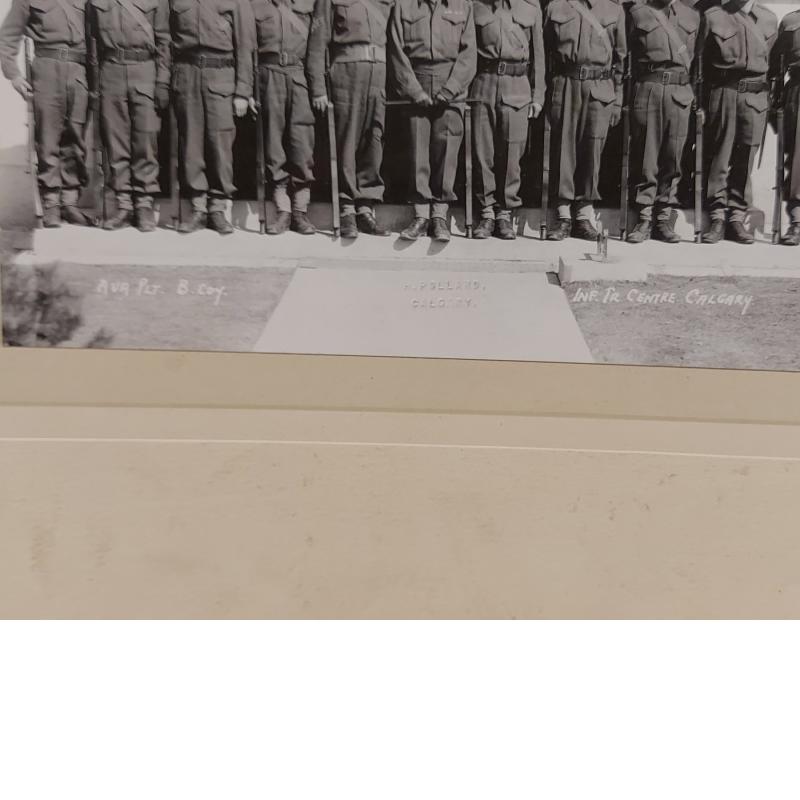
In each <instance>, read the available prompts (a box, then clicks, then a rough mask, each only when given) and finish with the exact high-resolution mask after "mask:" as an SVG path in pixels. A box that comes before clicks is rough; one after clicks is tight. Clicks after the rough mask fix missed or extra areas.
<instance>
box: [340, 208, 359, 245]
mask: <svg viewBox="0 0 800 800" xmlns="http://www.w3.org/2000/svg"><path fill="white" fill-rule="evenodd" d="M339 235H340V236H341V237H342V239H358V225H356V215H355V214H342V216H341V218H340V219H339Z"/></svg>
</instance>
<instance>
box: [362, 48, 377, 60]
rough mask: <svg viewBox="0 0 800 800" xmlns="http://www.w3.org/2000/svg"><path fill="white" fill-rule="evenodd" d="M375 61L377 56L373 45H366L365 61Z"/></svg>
mask: <svg viewBox="0 0 800 800" xmlns="http://www.w3.org/2000/svg"><path fill="white" fill-rule="evenodd" d="M374 60H375V54H374V53H373V50H372V45H370V44H365V45H364V61H374Z"/></svg>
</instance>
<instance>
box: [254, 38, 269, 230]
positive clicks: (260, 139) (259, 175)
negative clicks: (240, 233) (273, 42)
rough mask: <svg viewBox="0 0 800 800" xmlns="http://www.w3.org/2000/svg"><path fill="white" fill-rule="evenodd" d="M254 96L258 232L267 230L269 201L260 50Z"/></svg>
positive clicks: (255, 64) (255, 70)
mask: <svg viewBox="0 0 800 800" xmlns="http://www.w3.org/2000/svg"><path fill="white" fill-rule="evenodd" d="M253 94H254V95H255V97H254V103H255V121H256V181H257V184H256V197H257V199H258V232H259V233H261V234H264V233H266V230H267V200H266V196H265V192H264V186H265V184H266V172H265V165H264V117H263V116H262V114H261V76H260V75H259V72H258V50H256V51H255V52H254V53H253Z"/></svg>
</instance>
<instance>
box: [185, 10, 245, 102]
mask: <svg viewBox="0 0 800 800" xmlns="http://www.w3.org/2000/svg"><path fill="white" fill-rule="evenodd" d="M171 10H172V13H171V20H170V27H171V30H172V41H173V45H174V51H175V53H176V54H179V53H181V52H188V51H191V50H196V49H201V50H215V51H217V52H219V53H220V54H223V55H224V54H232V55H233V56H234V57H235V60H236V88H235V90H234V93H235V94H236V96H237V97H250V95H251V94H252V93H253V57H252V53H253V12H252V10H251V9H250V5H249V4H248V3H247V0H171Z"/></svg>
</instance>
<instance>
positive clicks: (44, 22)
mask: <svg viewBox="0 0 800 800" xmlns="http://www.w3.org/2000/svg"><path fill="white" fill-rule="evenodd" d="M65 2H66V3H67V5H69V6H72V8H73V9H74V21H73V20H71V19H70V18H69V17H68V16H67V14H66V13H65V12H64V9H62V8H61V5H60V4H59V3H58V2H56V0H13V2H12V4H11V10H10V11H9V12H8V15H7V16H6V18H5V21H4V22H3V25H2V27H1V28H0V68H2V70H3V75H5V76H6V78H8V79H9V80H14V79H15V78H18V77H19V74H20V73H19V67H18V66H17V53H19V46H20V42H21V41H22V37H23V36H25V35H26V34H27V35H28V36H30V37H31V39H33V41H34V43H35V44H37V45H44V46H54V47H55V46H58V45H66V46H68V47H72V48H74V49H75V50H85V49H86V22H85V18H84V9H85V6H86V0H65Z"/></svg>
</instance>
